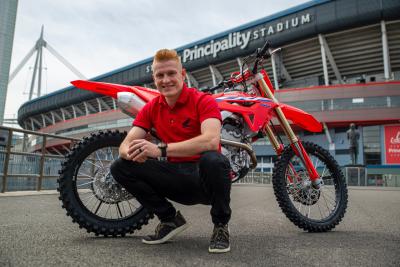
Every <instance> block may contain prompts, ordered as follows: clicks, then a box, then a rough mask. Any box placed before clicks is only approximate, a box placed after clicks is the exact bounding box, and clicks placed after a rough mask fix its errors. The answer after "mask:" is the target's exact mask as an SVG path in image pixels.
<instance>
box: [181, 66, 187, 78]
mask: <svg viewBox="0 0 400 267" xmlns="http://www.w3.org/2000/svg"><path fill="white" fill-rule="evenodd" d="M182 76H183V80H186V69H185V68H182Z"/></svg>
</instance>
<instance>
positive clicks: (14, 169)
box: [0, 126, 80, 193]
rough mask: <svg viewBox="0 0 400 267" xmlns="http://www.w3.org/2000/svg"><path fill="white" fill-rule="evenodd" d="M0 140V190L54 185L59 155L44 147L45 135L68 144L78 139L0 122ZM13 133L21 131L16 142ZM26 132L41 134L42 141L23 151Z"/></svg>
mask: <svg viewBox="0 0 400 267" xmlns="http://www.w3.org/2000/svg"><path fill="white" fill-rule="evenodd" d="M0 130H1V131H2V132H3V133H4V132H6V134H5V135H3V137H5V138H4V140H3V142H2V144H1V146H0V171H1V173H0V177H1V178H0V185H1V192H2V193H4V192H6V191H19V190H38V191H40V190H43V189H54V188H56V181H57V177H58V170H59V169H60V167H61V162H62V161H63V160H64V156H63V155H56V154H51V153H49V151H48V150H47V149H46V147H47V144H48V139H50V138H51V139H63V140H66V141H67V146H65V144H64V146H65V147H70V146H71V144H72V143H73V142H76V141H79V140H80V139H76V138H69V137H63V136H57V135H52V134H46V133H40V132H33V131H27V130H21V129H16V128H10V127H4V126H0ZM15 133H20V134H23V138H20V140H19V142H16V143H15V144H13V140H15V138H14V137H15V136H14V134H15ZM28 136H35V137H41V139H42V142H41V145H40V146H39V147H38V149H37V150H33V151H29V152H28V151H27V149H26V148H25V147H26V142H27V139H28Z"/></svg>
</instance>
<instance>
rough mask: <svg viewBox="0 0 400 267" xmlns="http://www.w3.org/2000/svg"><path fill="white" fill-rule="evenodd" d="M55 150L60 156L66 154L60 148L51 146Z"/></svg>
mask: <svg viewBox="0 0 400 267" xmlns="http://www.w3.org/2000/svg"><path fill="white" fill-rule="evenodd" d="M51 149H52V150H53V151H55V152H56V154H58V155H60V156H64V154H63V153H61V152H60V150H58V149H57V148H55V147H52V148H51Z"/></svg>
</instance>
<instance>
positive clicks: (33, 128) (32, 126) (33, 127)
mask: <svg viewBox="0 0 400 267" xmlns="http://www.w3.org/2000/svg"><path fill="white" fill-rule="evenodd" d="M30 120H31V128H32V131H34V130H35V125H34V124H33V119H32V118H30Z"/></svg>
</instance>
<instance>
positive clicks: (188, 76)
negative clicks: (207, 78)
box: [186, 72, 199, 88]
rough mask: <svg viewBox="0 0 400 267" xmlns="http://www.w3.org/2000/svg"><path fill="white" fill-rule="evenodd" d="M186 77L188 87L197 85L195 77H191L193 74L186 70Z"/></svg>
mask: <svg viewBox="0 0 400 267" xmlns="http://www.w3.org/2000/svg"><path fill="white" fill-rule="evenodd" d="M186 79H187V81H188V86H189V87H196V88H198V87H199V82H198V81H197V80H196V78H194V77H193V75H192V74H191V73H190V72H186Z"/></svg>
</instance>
